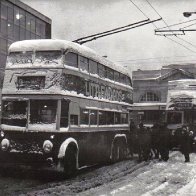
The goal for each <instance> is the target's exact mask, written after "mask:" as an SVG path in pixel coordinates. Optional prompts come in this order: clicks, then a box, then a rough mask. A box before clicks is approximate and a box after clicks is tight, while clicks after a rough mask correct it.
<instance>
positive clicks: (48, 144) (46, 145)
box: [43, 140, 53, 153]
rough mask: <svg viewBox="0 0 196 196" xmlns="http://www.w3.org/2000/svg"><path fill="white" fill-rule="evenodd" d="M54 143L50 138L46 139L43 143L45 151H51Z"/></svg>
mask: <svg viewBox="0 0 196 196" xmlns="http://www.w3.org/2000/svg"><path fill="white" fill-rule="evenodd" d="M52 148H53V144H52V142H51V141H50V140H45V141H44V144H43V150H44V152H45V153H50V152H51V151H52Z"/></svg>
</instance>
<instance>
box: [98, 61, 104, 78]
mask: <svg viewBox="0 0 196 196" xmlns="http://www.w3.org/2000/svg"><path fill="white" fill-rule="evenodd" d="M98 75H99V76H100V77H101V78H105V75H106V71H105V66H104V65H101V64H98Z"/></svg>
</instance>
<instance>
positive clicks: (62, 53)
mask: <svg viewBox="0 0 196 196" xmlns="http://www.w3.org/2000/svg"><path fill="white" fill-rule="evenodd" d="M132 93H133V89H132V84H131V78H130V77H129V75H128V72H127V70H126V69H125V68H123V67H122V66H119V65H116V64H114V63H112V62H110V61H109V60H107V59H106V58H104V57H101V56H99V55H97V54H96V53H95V52H94V51H93V50H91V49H89V48H87V47H84V46H81V45H78V44H76V43H73V42H69V41H63V40H26V41H20V42H15V43H13V44H12V45H11V46H10V48H9V55H8V58H7V64H6V69H5V77H4V83H3V89H2V107H1V108H2V117H1V134H0V137H1V141H0V162H1V163H3V162H5V161H6V162H12V163H14V164H29V165H36V166H40V167H41V166H46V165H47V166H51V167H53V168H56V169H59V170H62V169H64V171H65V172H66V173H72V172H73V171H75V170H76V169H78V168H81V167H83V166H88V165H94V164H97V163H104V162H106V161H109V160H112V161H117V160H120V159H122V158H124V157H125V156H126V153H127V134H128V132H129V109H130V107H131V106H132Z"/></svg>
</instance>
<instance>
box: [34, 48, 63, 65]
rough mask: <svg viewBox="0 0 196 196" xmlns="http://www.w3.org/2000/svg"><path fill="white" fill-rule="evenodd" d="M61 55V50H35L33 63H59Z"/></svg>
mask: <svg viewBox="0 0 196 196" xmlns="http://www.w3.org/2000/svg"><path fill="white" fill-rule="evenodd" d="M61 57H62V52H61V51H37V52H36V54H35V63H43V64H59V63H60V60H61Z"/></svg>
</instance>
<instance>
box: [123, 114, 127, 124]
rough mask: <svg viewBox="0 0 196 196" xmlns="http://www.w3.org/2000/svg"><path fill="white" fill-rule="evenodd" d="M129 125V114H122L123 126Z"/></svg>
mask: <svg viewBox="0 0 196 196" xmlns="http://www.w3.org/2000/svg"><path fill="white" fill-rule="evenodd" d="M127 123H128V114H126V113H122V114H121V124H127Z"/></svg>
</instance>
